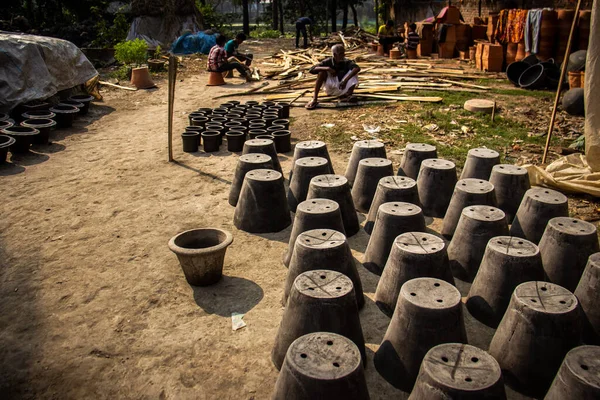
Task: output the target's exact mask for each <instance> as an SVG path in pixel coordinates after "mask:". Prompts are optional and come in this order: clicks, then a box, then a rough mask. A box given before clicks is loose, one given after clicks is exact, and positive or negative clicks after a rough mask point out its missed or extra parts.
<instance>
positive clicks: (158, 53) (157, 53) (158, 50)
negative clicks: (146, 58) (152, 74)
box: [154, 44, 162, 59]
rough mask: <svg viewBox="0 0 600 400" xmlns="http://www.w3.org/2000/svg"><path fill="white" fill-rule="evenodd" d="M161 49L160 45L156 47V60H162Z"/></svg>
mask: <svg viewBox="0 0 600 400" xmlns="http://www.w3.org/2000/svg"><path fill="white" fill-rule="evenodd" d="M161 50H162V49H161V47H160V44H159V45H158V46H156V49H154V58H155V59H158V58H160V52H161Z"/></svg>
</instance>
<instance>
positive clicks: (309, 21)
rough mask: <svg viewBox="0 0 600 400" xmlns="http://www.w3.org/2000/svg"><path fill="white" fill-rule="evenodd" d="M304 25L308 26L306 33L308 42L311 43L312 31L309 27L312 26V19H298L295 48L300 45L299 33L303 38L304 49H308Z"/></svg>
mask: <svg viewBox="0 0 600 400" xmlns="http://www.w3.org/2000/svg"><path fill="white" fill-rule="evenodd" d="M306 25H308V33H309V34H310V40H311V41H312V38H313V36H312V31H311V28H310V27H311V26H312V25H313V19H312V18H309V17H300V18H298V21H296V48H298V45H299V44H300V33H302V36H304V48H305V49H306V48H307V47H308V38H307V32H306Z"/></svg>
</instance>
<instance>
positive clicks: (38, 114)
mask: <svg viewBox="0 0 600 400" xmlns="http://www.w3.org/2000/svg"><path fill="white" fill-rule="evenodd" d="M21 117H23V119H24V120H25V119H37V118H42V119H55V118H56V114H54V113H53V112H50V111H47V110H39V111H27V112H24V113H23V114H21Z"/></svg>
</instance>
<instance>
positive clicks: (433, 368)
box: [408, 343, 506, 400]
mask: <svg viewBox="0 0 600 400" xmlns="http://www.w3.org/2000/svg"><path fill="white" fill-rule="evenodd" d="M408 399H409V400H442V399H462V400H480V399H485V400H505V399H506V393H505V390H504V380H503V379H502V371H501V370H500V365H498V362H497V361H496V360H495V359H494V357H492V356H490V355H489V354H488V353H486V352H485V351H483V350H481V349H479V348H477V347H475V346H470V345H468V344H460V343H444V344H440V345H438V346H435V347H433V348H432V349H431V350H429V351H428V352H427V354H426V355H425V358H424V359H423V363H422V364H421V369H420V371H419V377H418V378H417V382H416V383H415V386H414V388H413V390H412V392H411V394H410V397H409V398H408Z"/></svg>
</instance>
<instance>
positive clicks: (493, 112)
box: [492, 100, 496, 122]
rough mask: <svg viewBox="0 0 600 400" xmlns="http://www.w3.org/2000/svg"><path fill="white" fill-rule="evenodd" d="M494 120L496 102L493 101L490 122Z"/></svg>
mask: <svg viewBox="0 0 600 400" xmlns="http://www.w3.org/2000/svg"><path fill="white" fill-rule="evenodd" d="M494 118H496V101H495V100H494V106H493V107H492V122H494Z"/></svg>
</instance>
